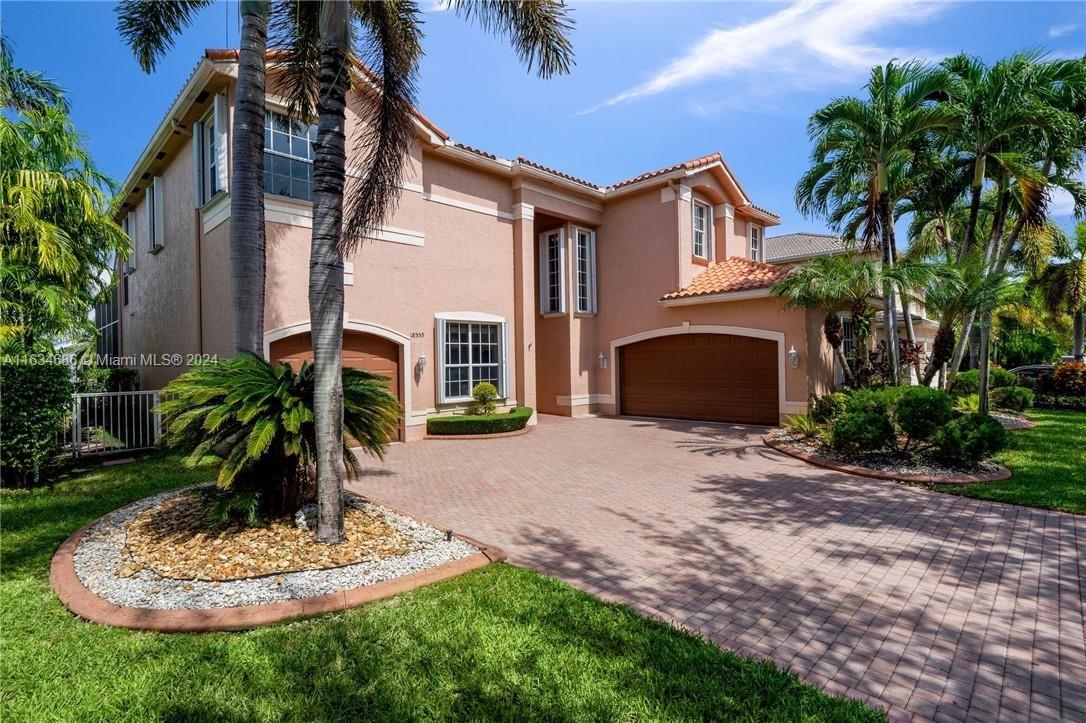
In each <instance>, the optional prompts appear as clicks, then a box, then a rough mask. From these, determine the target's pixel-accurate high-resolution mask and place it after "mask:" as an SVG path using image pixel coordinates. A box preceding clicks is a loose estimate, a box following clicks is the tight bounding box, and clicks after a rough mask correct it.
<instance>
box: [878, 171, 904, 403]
mask: <svg viewBox="0 0 1086 723" xmlns="http://www.w3.org/2000/svg"><path fill="white" fill-rule="evenodd" d="M880 185H881V184H880ZM879 205H880V207H881V210H882V214H881V215H882V219H883V228H882V267H883V269H886V270H889V269H892V268H894V252H893V244H894V240H893V239H894V236H893V232H892V231H890V230H889V229H891V228H892V227H893V223H894V220H893V214H892V213H891V210H890V199H889V194H888V193H886V192H885V191H883V192H880V194H879ZM895 307H896V303H895V301H894V283H893V282H892V281H891V280H890V279H889V278H884V280H883V282H882V321H883V329H884V330H885V332H886V353H887V355H889V357H890V383H891V384H893V385H895V386H896V385H897V383H898V381H899V379H900V367H899V365H898V354H897V352H898V341H897V309H896V308H895Z"/></svg>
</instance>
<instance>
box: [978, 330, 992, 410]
mask: <svg viewBox="0 0 1086 723" xmlns="http://www.w3.org/2000/svg"><path fill="white" fill-rule="evenodd" d="M991 338H992V312H991V311H985V312H984V315H983V317H982V318H981V322H980V343H979V344H978V346H979V351H980V365H979V369H980V374H979V380H980V389H979V393H980V411H981V412H982V413H984V414H987V413H988V396H989V395H988V391H989V390H988V376H989V374H988V372H989V369H990V363H989V352H990V351H991Z"/></svg>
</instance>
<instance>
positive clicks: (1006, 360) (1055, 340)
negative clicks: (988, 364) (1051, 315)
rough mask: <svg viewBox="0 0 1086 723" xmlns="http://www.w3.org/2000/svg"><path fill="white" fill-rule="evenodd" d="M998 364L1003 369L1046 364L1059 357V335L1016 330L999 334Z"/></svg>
mask: <svg viewBox="0 0 1086 723" xmlns="http://www.w3.org/2000/svg"><path fill="white" fill-rule="evenodd" d="M999 342H1000V343H999V346H998V350H999V363H1000V365H1002V366H1003V367H1005V368H1009V369H1013V368H1014V367H1023V366H1027V365H1029V364H1047V363H1049V362H1051V361H1052V360H1054V359H1057V358H1058V357H1059V355H1060V351H1059V350H1060V335H1059V334H1057V333H1056V332H1054V331H1048V330H1044V331H1025V330H1022V329H1018V330H1015V331H1011V332H1008V333H1006V334H1000V339H999Z"/></svg>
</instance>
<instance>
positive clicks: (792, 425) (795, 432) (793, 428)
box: [784, 414, 822, 439]
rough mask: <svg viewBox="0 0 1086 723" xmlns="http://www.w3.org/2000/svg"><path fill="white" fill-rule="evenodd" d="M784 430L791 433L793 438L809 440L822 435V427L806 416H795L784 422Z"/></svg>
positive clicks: (816, 421) (812, 418)
mask: <svg viewBox="0 0 1086 723" xmlns="http://www.w3.org/2000/svg"><path fill="white" fill-rule="evenodd" d="M784 428H785V429H787V430H788V431H789V432H791V433H792V436H793V437H801V438H803V439H811V438H812V437H817V436H819V435H820V434H821V433H822V425H821V424H819V423H818V420H816V419H815V418H814V417H812V416H810V415H807V414H795V415H792V416H791V417H788V418H787V419H786V420H785V422H784Z"/></svg>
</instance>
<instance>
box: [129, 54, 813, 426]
mask: <svg viewBox="0 0 1086 723" xmlns="http://www.w3.org/2000/svg"><path fill="white" fill-rule="evenodd" d="M236 65H237V60H236V51H231V50H225V51H221V50H213V51H208V52H207V53H206V56H205V57H204V58H203V59H202V60H201V61H200V62H199V64H198V65H197V67H196V69H195V70H194V71H193V73H192V75H191V77H190V78H189V79H188V81H187V82H186V84H185V86H184V88H182V90H181V92H180V94H179V95H178V97H177V99H176V101H175V102H174V103H173V105H172V107H171V108H170V109H169V111H168V112H167V114H166V116H165V117H164V118H163V120H162V123H161V125H160V126H159V128H158V130H157V132H156V133H155V135H154V137H153V138H152V139H151V141H150V142H149V143H148V145H147V147H146V150H145V151H144V152H143V154H142V155H141V156H140V158H139V160H138V162H137V163H136V165H135V167H134V168H133V169H132V171H131V173H130V174H129V176H128V178H127V180H126V181H125V183H124V186H123V190H122V195H123V197H122V199H121V202H120V203H119V204H118V207H117V208H118V211H117V218H118V220H119V221H121V222H122V224H123V225H124V227H125V228H126V229H127V231H128V233H129V235H130V236H131V239H132V244H133V253H132V257H131V259H130V260H129V261H128V263H127V265H126V268H125V270H124V273H123V278H122V281H121V283H120V287H119V290H118V301H117V305H118V314H117V323H116V326H117V327H118V329H119V333H118V335H117V337H118V339H119V342H118V344H119V349H118V351H119V353H120V354H121V355H122V356H123V357H127V358H129V359H134V361H135V364H136V365H138V366H140V375H141V383H142V385H143V387H144V388H157V387H160V386H161V385H163V384H165V383H166V382H168V381H169V380H170V379H171V378H173V377H174V376H176V375H177V374H179V373H180V372H181V371H183V369H184V367H183V366H175V365H156V364H151V363H146V360H147V359H148V358H150V356H151V355H155V356H157V357H159V358H161V355H169V354H181V355H189V354H217V355H220V356H223V355H230V354H232V353H233V349H234V346H233V343H232V339H231V333H232V332H231V328H232V324H231V304H230V289H229V286H230V278H229V271H228V248H227V245H228V229H229V224H230V196H229V194H228V189H229V187H230V186H229V179H230V172H231V158H230V155H229V148H230V133H231V114H232V106H233V89H234V82H235V78H236ZM269 89H270V93H269V97H268V109H269V110H268V123H267V131H266V133H265V148H266V151H265V184H266V192H267V195H266V198H265V201H266V218H267V302H266V311H265V349H266V351H267V353H268V355H269V358H271V359H274V360H289V361H298V360H301V359H305V358H307V357H310V356H311V347H310V338H309V329H310V323H309V309H308V300H307V282H308V256H309V253H308V249H309V240H310V227H311V223H312V210H311V206H310V203H309V193H310V190H309V179H310V169H311V157H312V142H313V138H314V136H315V131H314V129H313V128H312V127H310V126H308V125H307V124H306V123H304V122H300V121H298V120H296V119H290V118H288V117H287V116H286V104H285V101H283V100H282V99H280V98H278V97H277V96H276V95H275V94H274V89H275V83H274V63H272V64H270V65H269ZM361 102H364V101H363V100H362V99H361V98H360V97H359V96H357V95H355V94H353V93H352V95H351V97H350V102H349V111H348V114H349V118H348V123H349V124H352V123H355V122H357V114H356V113H355V111H356V110H357V108H358V105H357V104H358V103H361ZM415 127H416V130H417V137H416V139H415V142H414V143H413V144H412V147H411V151H410V158H409V161H408V163H407V166H406V173H405V175H404V177H403V179H402V194H401V199H400V202H399V205H398V207H397V209H396V211H395V213H394V214H393V215H392V217H391V218H390V219H389V221H388V223H387V226H385V227H384V228H382V229H381V230H380V231H379V232H378V233H375V234H374V235H373V238H370V239H368V240H366V242H365V243H364V244H363V245H362V246H361V248H360V249H359V250H358V251H357V253H356V254H355V255H354V256H353V257H352V258H349V259H346V263H347V274H346V285H347V287H346V302H345V319H344V328H345V332H344V339H343V347H344V363H345V364H349V365H356V366H359V367H363V368H366V369H369V370H372V371H375V372H378V373H380V374H383V375H385V376H388V377H389V378H390V379H391V385H392V389H393V390H394V391H395V392H396V394H397V395H398V396H399V398H400V400H401V402H402V404H403V407H404V410H405V412H404V418H403V421H402V426H401V430H400V433H401V437H402V438H403V439H413V438H417V437H419V436H421V435H422V433H423V430H424V429H425V421H426V418H427V417H428V416H430V415H433V414H436V413H438V412H441V411H447V410H453V409H456V408H458V407H460V406H462V405H463V404H464V403H465V402H466V401H467V400H468V399H469V395H470V392H471V389H472V387H473V386H474V385H475V384H476V383H478V382H480V381H491V382H494V383H495V384H496V385H497V387H498V388H499V390H500V391H501V394H502V396H503V397H504V398H505V400H506V403H507V404H514V403H515V404H524V405H530V406H532V407H535V408H536V409H537V410H538V411H539V412H542V413H548V414H561V415H577V414H585V413H602V414H630V415H645V416H659V417H675V418H688V419H700V420H718V421H734V422H741V423H757V424H776V423H777V422H778V421H779V420H780V418H781V416H782V415H785V414H792V413H797V412H802V411H805V410H806V407H807V403H806V400H807V397H808V395H809V394H811V393H822V392H824V391H826V390H827V388H828V387H829V386H830V385H831V384H832V381H833V374H834V371H833V362H832V354H831V353H830V350H829V348H828V346H827V345H826V344H825V342H824V341H823V340H822V338H821V335H820V332H819V330H820V324H821V321H822V320H821V318H820V315H818V314H814V313H808V312H804V311H802V310H795V309H785V308H784V307H783V304H782V303H781V301H780V300H778V299H776V298H773V297H771V296H770V294H769V290H768V287H769V286H770V285H771V284H772V283H773V282H774V281H775V280H777V279H778V278H780V277H781V276H782V275H783V274H785V273H787V270H788V267H787V265H775V264H769V263H766V260H767V259H766V239H765V231H766V229H768V228H770V227H772V226H774V225H776V224H777V223H778V219H777V217H776V216H775V215H774V214H772V213H770V212H769V211H766V210H765V209H762V208H759V207H758V206H756V205H755V204H754V202H753V201H752V199H751V197H750V196H749V195H748V193H747V191H746V190H745V189H744V188H743V186H742V185H741V183H740V182H739V180H738V179H737V178H736V176H735V175H734V174H733V173H732V171H731V170H730V169H729V168H728V165H727V164H726V163H725V162H724V159H723V158H722V157H721V155H720V154H719V153H713V154H711V155H707V156H703V157H701V158H697V159H694V160H691V161H686V162H683V163H677V164H675V165H673V166H669V167H667V168H662V169H659V170H655V171H650V172H648V173H644V174H642V175H640V176H638V177H636V178H631V179H629V180H625V181H622V182H619V183H615V184H613V185H609V186H600V185H597V184H595V183H592V182H589V181H585V180H581V179H579V178H574V177H572V176H570V175H567V174H565V173H562V172H560V171H556V170H553V169H550V168H546V167H544V166H542V165H539V164H537V163H534V162H532V161H529V160H527V159H525V158H518V159H517V160H508V159H505V158H501V157H498V156H495V155H492V154H490V153H487V152H485V151H480V150H476V149H474V148H470V147H467V146H464V145H461V144H459V143H456V142H454V141H453V140H452V139H451V138H450V137H449V136H448V134H446V133H445V132H444V131H442V130H441V129H440V128H439V127H438V126H436V125H435V124H434V123H432V122H431V121H430V120H428V119H427V118H425V117H424V116H422V115H421V114H419V115H417V117H416V123H415ZM348 132H350V128H349V129H348ZM348 172H349V173H357V170H356V169H354V170H352V165H351V159H350V158H348ZM140 355H143V356H142V357H141V356H140ZM141 363H142V365H141Z"/></svg>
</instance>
